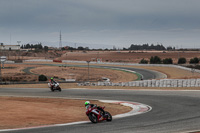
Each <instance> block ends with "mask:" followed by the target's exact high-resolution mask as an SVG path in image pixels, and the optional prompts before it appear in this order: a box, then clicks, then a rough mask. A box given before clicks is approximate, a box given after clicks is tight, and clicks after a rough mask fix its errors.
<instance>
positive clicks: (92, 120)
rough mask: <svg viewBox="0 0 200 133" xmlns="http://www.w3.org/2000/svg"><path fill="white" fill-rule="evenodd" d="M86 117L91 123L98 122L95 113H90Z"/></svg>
mask: <svg viewBox="0 0 200 133" xmlns="http://www.w3.org/2000/svg"><path fill="white" fill-rule="evenodd" d="M88 117H89V119H90V121H91V122H92V123H97V122H98V118H97V116H96V115H95V114H93V113H90V114H89V116H88Z"/></svg>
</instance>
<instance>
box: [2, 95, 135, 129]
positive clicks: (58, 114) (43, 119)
mask: <svg viewBox="0 0 200 133" xmlns="http://www.w3.org/2000/svg"><path fill="white" fill-rule="evenodd" d="M84 102H85V100H72V99H46V98H24V97H22V98H20V97H0V105H1V106H0V118H1V121H0V129H11V128H22V127H33V126H41V125H51V124H62V123H69V122H76V121H88V120H89V119H88V118H87V116H86V115H85V106H84ZM91 103H94V104H97V105H99V106H105V107H106V108H105V110H106V111H108V112H110V113H111V114H112V115H116V114H121V113H126V112H129V111H130V110H131V108H130V107H126V106H122V105H119V104H111V103H101V102H99V101H91ZM74 105H76V106H74Z"/></svg>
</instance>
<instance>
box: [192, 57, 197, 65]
mask: <svg viewBox="0 0 200 133" xmlns="http://www.w3.org/2000/svg"><path fill="white" fill-rule="evenodd" d="M198 63H199V59H198V58H197V57H195V58H193V59H190V64H198Z"/></svg>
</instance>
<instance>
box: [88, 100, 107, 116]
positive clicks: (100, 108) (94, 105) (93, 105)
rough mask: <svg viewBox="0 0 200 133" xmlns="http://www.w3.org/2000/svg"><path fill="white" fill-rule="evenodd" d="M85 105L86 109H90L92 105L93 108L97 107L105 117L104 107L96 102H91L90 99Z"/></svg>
mask: <svg viewBox="0 0 200 133" xmlns="http://www.w3.org/2000/svg"><path fill="white" fill-rule="evenodd" d="M85 107H86V109H88V108H89V107H91V108H95V107H97V109H98V110H99V111H101V112H102V114H103V117H105V111H104V110H103V109H102V107H100V106H97V105H96V104H90V101H86V102H85Z"/></svg>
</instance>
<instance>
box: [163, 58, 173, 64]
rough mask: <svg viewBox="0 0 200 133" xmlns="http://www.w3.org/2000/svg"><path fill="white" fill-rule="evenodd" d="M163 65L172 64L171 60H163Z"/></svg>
mask: <svg viewBox="0 0 200 133" xmlns="http://www.w3.org/2000/svg"><path fill="white" fill-rule="evenodd" d="M163 64H173V60H172V58H166V59H163Z"/></svg>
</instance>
